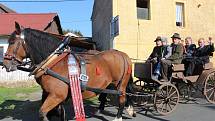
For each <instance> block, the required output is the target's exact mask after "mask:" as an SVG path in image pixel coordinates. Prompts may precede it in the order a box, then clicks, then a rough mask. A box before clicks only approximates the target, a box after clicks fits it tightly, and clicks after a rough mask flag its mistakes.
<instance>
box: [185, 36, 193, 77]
mask: <svg viewBox="0 0 215 121" xmlns="http://www.w3.org/2000/svg"><path fill="white" fill-rule="evenodd" d="M195 50H196V45H195V44H192V38H191V37H186V38H185V46H184V58H183V60H182V63H183V64H184V67H185V72H184V75H185V76H188V75H187V73H186V71H187V70H188V66H189V63H191V62H190V61H193V54H194V52H195Z"/></svg>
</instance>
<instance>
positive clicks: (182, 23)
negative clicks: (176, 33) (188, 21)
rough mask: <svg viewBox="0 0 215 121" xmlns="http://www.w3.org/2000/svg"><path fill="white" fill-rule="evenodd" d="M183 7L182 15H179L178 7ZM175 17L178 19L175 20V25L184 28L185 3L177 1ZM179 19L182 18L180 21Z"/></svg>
mask: <svg viewBox="0 0 215 121" xmlns="http://www.w3.org/2000/svg"><path fill="white" fill-rule="evenodd" d="M177 6H178V7H181V11H180V12H181V13H180V14H181V15H180V17H181V18H180V17H179V16H177V15H178V10H180V9H179V8H178V7H177ZM175 14H176V15H175V19H176V21H175V25H176V26H177V27H181V28H184V27H185V4H184V3H183V2H176V3H175ZM177 19H181V21H178V20H177Z"/></svg>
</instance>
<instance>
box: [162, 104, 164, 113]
mask: <svg viewBox="0 0 215 121" xmlns="http://www.w3.org/2000/svg"><path fill="white" fill-rule="evenodd" d="M163 109H164V104H163V105H162V108H161V112H163Z"/></svg>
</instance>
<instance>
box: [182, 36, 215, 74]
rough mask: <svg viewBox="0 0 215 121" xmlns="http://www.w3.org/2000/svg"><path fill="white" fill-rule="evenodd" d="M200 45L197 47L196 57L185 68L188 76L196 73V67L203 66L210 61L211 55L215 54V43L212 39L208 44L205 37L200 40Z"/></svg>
mask: <svg viewBox="0 0 215 121" xmlns="http://www.w3.org/2000/svg"><path fill="white" fill-rule="evenodd" d="M198 45H199V47H198V48H196V49H195V53H194V57H193V58H192V61H190V63H189V64H188V67H187V69H186V70H185V75H186V76H191V75H193V73H194V69H195V68H196V67H203V66H204V65H205V64H206V63H209V62H210V59H209V57H210V56H211V55H213V52H214V43H213V42H212V40H209V41H208V45H206V42H205V40H204V38H200V39H199V40H198Z"/></svg>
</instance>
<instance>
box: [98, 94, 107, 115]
mask: <svg viewBox="0 0 215 121" xmlns="http://www.w3.org/2000/svg"><path fill="white" fill-rule="evenodd" d="M99 101H100V105H99V110H98V111H99V112H102V111H104V108H105V103H106V102H107V93H101V94H100V95H99Z"/></svg>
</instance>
